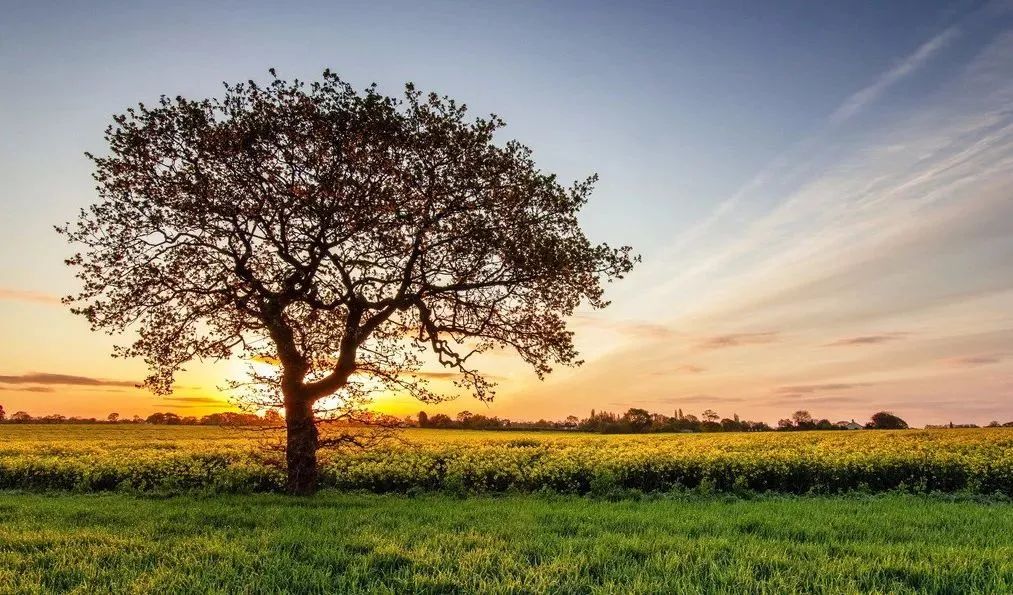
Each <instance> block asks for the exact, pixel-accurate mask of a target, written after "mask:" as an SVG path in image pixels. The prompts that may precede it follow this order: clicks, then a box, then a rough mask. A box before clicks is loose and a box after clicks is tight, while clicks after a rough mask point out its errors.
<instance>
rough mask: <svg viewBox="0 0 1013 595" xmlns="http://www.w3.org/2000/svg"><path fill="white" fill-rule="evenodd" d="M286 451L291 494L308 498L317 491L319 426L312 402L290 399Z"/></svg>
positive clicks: (287, 416)
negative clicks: (316, 422)
mask: <svg viewBox="0 0 1013 595" xmlns="http://www.w3.org/2000/svg"><path fill="white" fill-rule="evenodd" d="M285 429H286V434H287V436H286V438H287V443H286V448H285V459H286V463H287V465H288V482H287V485H286V487H287V489H288V493H289V494H293V495H296V496H307V495H309V494H312V493H313V492H315V491H316V489H317V426H316V424H315V423H314V419H313V404H312V403H311V402H310V401H308V400H303V399H299V400H292V401H290V400H289V399H286V402H285Z"/></svg>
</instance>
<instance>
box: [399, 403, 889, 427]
mask: <svg viewBox="0 0 1013 595" xmlns="http://www.w3.org/2000/svg"><path fill="white" fill-rule="evenodd" d="M413 421H414V423H413V424H412V425H415V426H417V427H420V428H445V429H460V430H516V429H533V430H570V431H577V432H595V433H599V434H647V433H661V432H771V431H775V430H777V431H801V430H858V429H862V428H867V429H905V428H907V427H908V425H907V422H905V421H904V420H903V419H901V418H900V417H897V416H896V415H893V414H892V413H889V412H886V411H881V412H879V413H876V414H875V415H873V416H872V418H871V420H870V421H869V422H868V423H866V424H864V425H862V424H858V423H856V422H855V421H854V420H851V421H838V422H831V421H830V420H828V419H819V420H817V419H814V418H813V416H812V415H811V414H810V413H809V412H808V411H796V412H795V413H793V414H792V416H791V418H786V419H782V420H780V421H779V422H778V423H777V426H776V427H771V426H770V425H769V424H768V423H766V422H762V421H749V420H743V419H739V416H738V415H733V416H732V417H725V418H722V417H721V416H720V415H718V414H717V412H715V411H713V410H711V409H707V410H705V411H704V412H703V413H701V414H700V416H699V417H697V416H695V415H692V414H684V413H683V412H682V410H681V409H678V410H676V411H675V413H674V415H672V416H668V415H664V414H662V413H651V412H650V411H648V410H646V409H640V408H636V407H634V408H631V409H629V410H627V411H626V413H623V414H616V413H612V412H609V411H600V412H595V411H594V410H593V409H592V410H591V415H590V416H589V417H587V418H585V419H580V418H578V417H576V416H574V415H571V416H569V417H567V418H566V419H565V420H563V421H548V420H544V419H543V420H539V421H536V422H514V421H511V420H509V419H502V418H499V417H488V416H485V415H479V414H475V413H471V412H470V411H462V412H461V413H458V414H457V417H456V418H451V417H450V416H448V415H445V414H443V413H438V414H435V415H432V416H430V415H428V414H427V413H426V412H425V411H422V412H420V413H419V414H418V417H417V418H416V419H415V420H413Z"/></svg>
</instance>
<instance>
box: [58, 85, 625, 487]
mask: <svg viewBox="0 0 1013 595" xmlns="http://www.w3.org/2000/svg"><path fill="white" fill-rule="evenodd" d="M271 74H272V77H274V78H273V79H272V81H271V82H270V83H269V84H267V85H260V84H257V83H255V82H253V81H250V82H247V83H241V84H235V85H226V86H225V93H224V95H223V96H222V97H221V98H212V99H202V100H191V99H187V98H183V97H176V98H169V97H162V98H161V99H160V101H159V102H158V103H157V105H154V106H146V105H143V104H141V105H138V106H137V107H136V108H131V109H128V110H127V112H126V113H125V114H122V115H117V116H114V121H113V124H112V125H111V126H110V127H109V128H108V129H107V131H106V134H105V139H106V141H107V143H108V148H109V151H108V153H107V154H105V155H92V154H89V155H88V156H89V157H90V158H91V159H92V161H93V162H94V164H95V174H94V177H95V180H96V181H97V184H98V185H97V190H98V196H99V201H98V202H97V203H95V204H93V205H92V206H90V207H89V208H87V209H85V210H82V212H81V214H80V217H79V218H78V220H77V222H76V223H74V224H68V225H67V226H64V227H62V228H60V231H61V232H62V233H64V234H65V235H66V236H67V238H68V239H69V240H70V241H71V242H73V243H74V244H76V245H78V246H80V247H82V249H81V251H80V252H79V253H77V254H76V255H74V256H73V257H72V258H70V259H69V260H68V264H70V265H71V266H73V267H74V268H75V269H76V270H77V276H78V277H79V278H80V280H81V281H82V283H83V291H82V292H81V293H80V294H78V295H76V296H72V297H69V298H68V299H67V301H68V302H69V303H70V304H71V305H72V307H73V311H74V312H75V313H78V314H81V315H83V316H84V317H86V318H87V319H88V321H89V322H90V323H91V325H92V328H93V329H96V330H98V329H101V330H105V331H108V332H112V333H120V332H123V331H126V330H128V329H130V330H132V331H133V333H134V337H135V338H134V339H133V340H132V341H131V342H128V343H126V344H124V345H121V346H119V347H117V350H116V352H115V353H116V355H118V356H123V357H140V358H143V359H144V360H145V362H146V363H147V365H148V367H149V369H150V372H151V373H150V375H149V376H148V377H147V379H146V380H145V384H146V386H147V387H149V388H150V389H152V390H153V391H154V392H156V393H160V394H165V393H168V392H170V391H171V390H172V385H173V382H174V378H175V375H176V373H177V372H179V371H180V370H181V369H183V367H184V366H185V365H186V364H187V363H188V362H191V361H193V360H195V359H200V360H221V359H226V358H243V359H246V360H249V361H259V362H270V363H272V364H275V365H276V366H277V367H278V372H277V373H274V372H273V371H272V372H267V373H265V372H258V371H251V377H250V382H249V383H244V384H242V387H244V388H245V389H246V391H245V392H244V398H245V399H246V400H247V401H248V402H251V403H254V404H256V405H257V406H278V405H284V407H285V410H286V423H287V425H288V431H289V435H290V438H289V450H290V459H289V466H290V473H291V472H292V469H291V467H292V465H293V459H292V458H291V455H292V452H293V446H294V445H293V443H292V435H293V434H298V435H300V436H302V438H303V444H302V445H301V446H300V448H301V449H303V450H306V451H314V452H315V450H316V447H317V446H318V445H319V444H320V443H318V441H317V434H316V431H315V429H311V428H310V426H312V424H313V423H314V421H315V419H316V418H317V417H318V416H319V414H320V413H321V412H322V411H325V410H327V411H329V412H330V415H331V416H337V417H342V416H345V417H347V416H350V415H353V414H354V412H355V411H361V407H362V406H363V404H364V403H367V402H368V400H369V397H370V395H372V394H375V392H376V391H379V390H385V391H394V392H398V393H401V394H410V395H413V396H415V397H417V398H419V399H421V400H422V401H428V402H431V401H436V400H438V399H439V398H440V397H441V396H442V395H441V394H440V393H439V392H438V391H434V390H432V389H431V386H430V384H429V383H428V381H427V379H426V377H425V376H424V375H422V374H419V373H418V372H420V370H422V367H423V365H424V364H426V362H427V361H428V360H427V358H431V359H432V360H435V363H438V364H439V365H441V366H443V367H444V368H446V369H447V370H448V371H450V372H452V373H453V375H454V381H455V383H456V384H457V385H458V387H459V388H460V389H461V390H462V391H465V392H469V393H470V394H472V395H474V396H475V397H477V398H478V399H481V400H489V399H492V398H493V396H494V384H493V383H492V382H491V381H490V380H489V379H488V378H487V377H486V376H485V375H483V374H482V373H481V371H480V370H479V369H477V366H476V365H475V356H476V355H477V354H480V353H483V352H486V351H489V350H491V349H494V348H510V349H512V350H513V351H515V352H516V353H517V354H518V355H519V356H520V357H521V358H522V359H523V360H524V361H525V362H527V363H528V364H530V366H531V367H532V368H533V369H534V371H535V373H536V374H537V375H538V376H539V377H542V376H544V375H545V374H547V373H549V372H550V371H551V370H552V369H553V366H555V365H574V364H577V363H579V359H578V354H577V352H576V350H575V348H574V345H573V341H572V333H571V332H570V331H569V330H568V329H567V326H566V319H567V317H568V316H570V315H571V314H572V313H573V311H574V309H575V308H576V307H577V306H578V305H580V304H582V303H585V304H588V305H589V306H591V307H593V308H602V307H604V306H606V305H607V302H606V300H605V298H604V284H605V283H606V282H607V281H610V280H612V279H616V278H621V277H622V276H623V275H624V274H626V273H627V272H629V271H630V270H631V269H632V267H633V264H634V262H635V260H636V258H635V257H634V256H632V254H631V250H630V248H629V247H623V248H619V249H615V248H611V247H609V246H607V245H605V244H593V243H591V242H590V241H589V240H588V238H587V237H586V236H585V235H584V233H583V232H582V231H581V229H580V227H579V225H578V221H577V214H578V211H579V210H580V208H581V207H582V206H583V205H584V204H585V202H586V201H587V198H588V196H589V194H590V193H591V190H592V187H593V184H594V182H595V178H594V177H593V176H592V177H590V178H588V179H586V180H583V181H579V182H576V183H574V184H573V185H571V186H568V187H564V186H563V185H561V184H560V183H559V181H558V180H557V178H556V176H555V175H552V174H549V173H545V172H542V171H541V170H539V169H538V168H537V167H536V165H535V163H534V161H533V159H532V153H531V150H530V149H528V148H527V147H525V146H524V145H522V144H520V143H518V142H516V141H509V142H506V143H502V144H497V143H496V142H494V135H495V133H496V132H497V130H499V129H500V128H502V126H503V125H504V123H503V121H502V120H501V119H500V118H499V117H497V116H495V115H492V116H489V117H485V118H474V119H469V117H468V114H467V109H466V107H465V106H464V105H461V104H458V103H457V102H455V101H454V100H453V99H450V98H447V97H440V96H438V95H436V94H423V93H421V92H420V91H418V90H416V89H415V87H414V86H412V85H411V84H408V85H406V87H405V91H404V94H403V97H401V98H400V99H398V98H393V97H388V96H384V95H382V94H381V93H379V92H378V90H377V89H376V87H375V86H373V87H369V88H367V89H365V90H364V91H357V90H355V89H353V88H352V87H351V86H350V85H348V84H347V83H345V82H343V81H341V80H340V79H339V78H338V77H337V76H336V75H335V74H333V73H331V72H329V71H325V72H324V73H323V76H322V78H321V80H319V81H315V82H312V83H309V84H307V83H304V82H301V81H298V80H296V81H291V82H289V81H285V80H282V79H280V78H278V77H277V76H275V74H274V71H273V70H272V71H271ZM426 353H428V355H425V354H426ZM236 387H237V388H240V385H239V384H237V385H236ZM331 395H337V398H336V399H324V398H325V397H329V396H331ZM310 434H312V436H310ZM307 456H309V455H307V454H306V453H302V454H300V455H299V457H301V459H302V460H303V461H304V462H305V461H306V460H308V459H307V458H306V457H307ZM314 465H315V463H314Z"/></svg>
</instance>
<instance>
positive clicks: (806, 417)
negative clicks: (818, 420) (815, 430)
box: [791, 409, 813, 428]
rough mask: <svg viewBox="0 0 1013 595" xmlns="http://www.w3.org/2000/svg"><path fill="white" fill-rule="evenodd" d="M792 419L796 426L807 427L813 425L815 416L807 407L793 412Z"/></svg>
mask: <svg viewBox="0 0 1013 595" xmlns="http://www.w3.org/2000/svg"><path fill="white" fill-rule="evenodd" d="M791 421H792V423H794V424H795V427H796V428H805V427H808V426H812V425H813V416H812V415H811V414H810V413H809V412H808V411H806V410H805V409H800V410H798V411H796V412H795V413H792V414H791Z"/></svg>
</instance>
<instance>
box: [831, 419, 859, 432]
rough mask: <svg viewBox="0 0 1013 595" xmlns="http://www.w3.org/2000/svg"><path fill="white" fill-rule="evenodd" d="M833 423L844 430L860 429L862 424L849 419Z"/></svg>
mask: <svg viewBox="0 0 1013 595" xmlns="http://www.w3.org/2000/svg"><path fill="white" fill-rule="evenodd" d="M834 425H835V426H837V427H839V428H844V429H845V430H861V429H862V424H860V423H858V422H856V421H855V420H851V421H839V422H837V423H835V424H834Z"/></svg>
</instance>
